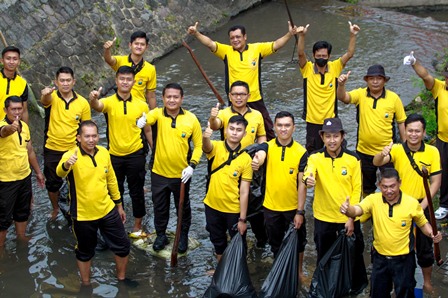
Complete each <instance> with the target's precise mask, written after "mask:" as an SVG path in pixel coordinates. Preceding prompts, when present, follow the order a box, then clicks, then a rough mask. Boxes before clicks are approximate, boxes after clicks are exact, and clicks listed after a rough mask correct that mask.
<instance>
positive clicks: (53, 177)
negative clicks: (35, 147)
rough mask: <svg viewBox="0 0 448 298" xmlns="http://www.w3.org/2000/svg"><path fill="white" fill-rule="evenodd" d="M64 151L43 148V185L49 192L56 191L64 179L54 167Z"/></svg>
mask: <svg viewBox="0 0 448 298" xmlns="http://www.w3.org/2000/svg"><path fill="white" fill-rule="evenodd" d="M64 153H65V151H64V152H63V151H55V150H51V149H48V148H44V175H45V187H46V188H47V190H48V191H49V192H57V191H59V189H60V188H61V186H62V184H63V183H64V181H63V180H62V178H61V177H59V176H58V175H57V174H56V167H57V166H58V164H59V161H60V160H61V158H62V155H64Z"/></svg>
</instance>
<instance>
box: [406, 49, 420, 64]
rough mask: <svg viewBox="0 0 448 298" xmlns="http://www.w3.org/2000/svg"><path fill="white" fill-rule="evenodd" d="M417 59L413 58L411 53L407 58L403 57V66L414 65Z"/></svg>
mask: <svg viewBox="0 0 448 298" xmlns="http://www.w3.org/2000/svg"><path fill="white" fill-rule="evenodd" d="M415 62H417V59H415V57H414V51H412V52H411V53H410V54H409V56H406V57H404V59H403V65H414V64H415Z"/></svg>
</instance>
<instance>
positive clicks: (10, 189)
mask: <svg viewBox="0 0 448 298" xmlns="http://www.w3.org/2000/svg"><path fill="white" fill-rule="evenodd" d="M4 104H5V107H4V109H3V111H4V112H5V114H6V117H5V118H4V119H3V120H1V121H0V167H1V169H2V170H1V171H0V202H1V204H0V249H1V248H2V247H3V246H4V245H5V240H6V234H7V231H8V228H9V227H10V226H11V224H12V222H13V221H14V224H15V228H16V235H17V237H18V238H21V239H24V238H25V233H26V226H27V223H28V218H29V216H30V212H31V200H32V196H33V194H32V184H31V169H30V166H31V167H32V168H33V170H34V172H35V173H36V178H37V182H38V183H39V185H40V186H41V187H44V184H45V179H44V176H43V175H42V172H41V171H40V168H39V163H38V161H37V157H36V154H35V153H34V149H33V146H32V145H31V138H30V130H29V127H28V125H27V124H26V123H25V122H24V121H21V120H20V119H21V117H22V114H23V106H24V104H23V100H22V99H21V98H20V97H18V96H9V97H8V98H6V100H5V103H4Z"/></svg>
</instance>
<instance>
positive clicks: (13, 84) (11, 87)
mask: <svg viewBox="0 0 448 298" xmlns="http://www.w3.org/2000/svg"><path fill="white" fill-rule="evenodd" d="M13 95H14V96H18V97H20V98H21V99H22V101H27V100H28V85H27V83H26V81H25V79H24V78H22V77H21V76H20V75H19V74H17V73H16V74H15V75H14V77H13V78H12V79H9V78H8V77H6V76H5V74H4V73H3V69H2V71H1V74H0V119H3V118H5V116H6V113H5V111H4V110H3V108H4V107H5V100H6V99H7V98H8V97H10V96H13Z"/></svg>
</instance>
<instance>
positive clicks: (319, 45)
mask: <svg viewBox="0 0 448 298" xmlns="http://www.w3.org/2000/svg"><path fill="white" fill-rule="evenodd" d="M332 48H333V46H332V45H331V43H329V42H328V41H325V40H319V41H318V42H316V43H315V44H314V45H313V56H314V54H315V53H316V52H317V51H318V50H320V49H327V50H328V55H330V54H331V49H332Z"/></svg>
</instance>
